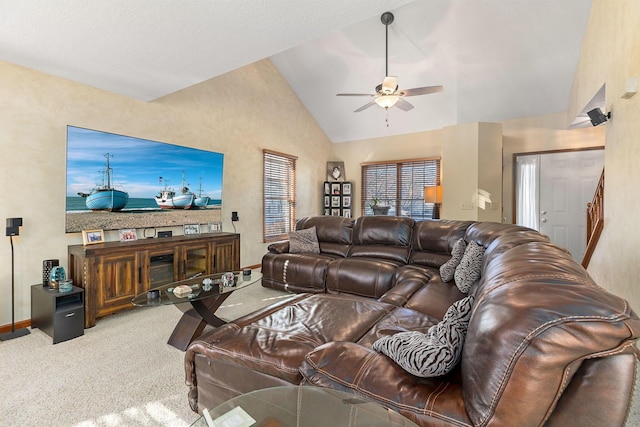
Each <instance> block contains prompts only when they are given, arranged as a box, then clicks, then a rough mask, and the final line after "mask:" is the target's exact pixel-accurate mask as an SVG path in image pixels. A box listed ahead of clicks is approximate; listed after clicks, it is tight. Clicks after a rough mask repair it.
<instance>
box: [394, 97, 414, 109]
mask: <svg viewBox="0 0 640 427" xmlns="http://www.w3.org/2000/svg"><path fill="white" fill-rule="evenodd" d="M394 106H395V107H398V108H399V109H401V110H402V111H409V110H413V105H412V104H411V103H410V102H408V101H405V100H404V99H402V98H398V100H397V101H396V103H395V104H394Z"/></svg>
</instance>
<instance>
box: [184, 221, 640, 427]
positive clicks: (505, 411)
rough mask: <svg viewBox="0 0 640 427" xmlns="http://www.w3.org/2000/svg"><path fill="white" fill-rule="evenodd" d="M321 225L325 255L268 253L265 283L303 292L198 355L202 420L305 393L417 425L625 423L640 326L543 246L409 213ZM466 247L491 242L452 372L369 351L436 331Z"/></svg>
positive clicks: (563, 256)
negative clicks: (270, 396)
mask: <svg viewBox="0 0 640 427" xmlns="http://www.w3.org/2000/svg"><path fill="white" fill-rule="evenodd" d="M312 226H315V227H316V231H317V236H318V239H319V245H320V248H321V249H320V253H319V254H291V253H288V245H287V244H286V243H279V244H275V245H272V246H271V247H270V248H269V251H270V252H269V253H268V254H266V255H265V256H264V258H263V274H264V276H265V278H264V279H263V284H264V285H266V286H272V287H280V288H282V289H288V290H290V291H295V292H302V293H299V294H295V295H293V296H292V297H290V298H288V299H286V300H285V301H282V302H279V303H277V304H275V305H272V306H270V307H266V308H264V309H261V310H258V311H257V312H254V313H252V314H249V315H247V316H244V317H242V318H240V319H237V320H235V321H233V322H231V323H229V324H227V325H224V326H222V327H220V328H217V329H215V330H213V331H211V332H209V333H207V334H205V335H203V336H201V337H200V338H199V339H198V340H196V341H194V342H193V343H192V344H191V345H190V346H189V348H188V349H187V352H186V354H185V368H186V381H187V385H188V386H189V402H190V404H191V407H192V409H193V410H194V411H201V410H202V409H204V408H209V407H212V406H214V405H217V404H219V403H221V402H223V401H225V400H228V399H230V398H232V397H235V396H237V395H239V394H242V393H246V392H249V391H252V390H256V389H261V388H266V387H273V386H279V385H290V384H307V385H313V386H319V387H327V388H333V389H338V390H342V391H346V392H349V393H353V394H355V395H358V396H360V397H364V398H366V399H369V400H372V401H375V402H378V403H380V404H382V405H384V406H385V407H388V408H390V409H392V410H394V411H397V412H399V413H401V414H403V415H404V416H406V417H407V418H409V419H411V420H413V421H414V422H416V423H417V424H419V425H422V426H472V425H474V426H476V425H477V426H514V425H518V426H529V425H531V426H534V425H535V426H539V425H549V426H571V425H575V426H584V425H593V426H599V425H602V426H604V425H606V426H616V425H624V423H625V421H626V417H627V416H628V411H629V408H630V404H631V398H632V395H633V390H634V387H635V384H636V378H635V373H636V367H637V364H638V356H639V354H640V353H639V352H638V349H637V347H636V343H637V340H638V338H640V319H639V318H638V316H637V315H636V314H635V313H634V312H633V311H632V309H631V308H630V307H629V305H628V303H627V302H626V301H625V300H624V299H622V298H620V297H618V296H615V295H613V294H611V293H609V292H607V291H605V290H604V289H603V288H601V287H599V286H597V285H596V284H595V283H594V282H593V280H592V279H591V278H590V276H589V275H588V273H587V272H586V270H584V268H582V266H580V265H579V264H578V263H577V262H575V261H574V260H573V258H572V257H571V256H570V254H568V253H567V252H566V251H565V250H564V249H562V248H559V247H557V246H555V245H553V244H552V243H550V241H549V239H548V238H547V237H545V236H543V235H541V234H539V233H537V232H535V231H533V230H530V229H526V228H522V227H518V226H514V225H507V224H497V223H488V222H465V221H445V220H440V221H437V220H435V221H420V222H413V220H411V219H408V218H398V217H361V218H358V219H357V220H355V221H353V220H347V219H344V218H338V219H336V218H332V217H314V218H308V219H305V220H301V221H300V222H299V223H298V225H297V228H298V229H302V228H309V227H312ZM459 238H464V240H465V241H466V242H471V241H475V242H477V243H478V244H479V245H481V246H482V247H483V248H484V256H483V259H482V269H481V278H480V279H479V280H478V281H476V282H475V283H474V284H473V285H472V287H471V290H470V291H469V295H473V297H474V303H473V308H472V313H471V319H470V321H469V325H468V330H467V333H466V341H465V343H464V347H463V349H462V356H461V360H460V362H459V363H458V364H457V365H456V366H455V368H454V369H453V371H451V372H449V373H448V374H445V375H443V376H439V377H432V378H421V377H416V376H414V375H412V374H410V373H409V372H406V371H405V370H404V369H402V368H401V367H400V366H399V365H398V364H396V363H395V362H394V361H393V360H391V359H390V358H389V357H387V356H385V355H383V354H381V353H378V352H376V351H374V350H373V349H372V345H373V343H374V342H375V341H376V340H378V339H379V338H380V337H382V336H386V335H393V334H395V333H397V332H405V331H421V332H426V331H427V330H428V329H429V328H430V327H431V326H432V325H434V324H436V323H438V322H439V321H440V320H441V319H442V317H443V315H444V313H445V312H446V310H447V308H448V307H449V306H450V305H451V304H452V303H453V302H455V301H457V300H459V299H461V298H463V297H464V296H465V294H463V293H462V292H460V291H459V290H458V289H457V287H456V285H455V284H454V283H453V282H448V283H446V282H443V281H442V280H441V277H440V273H439V267H440V265H442V264H443V263H445V262H446V261H447V260H448V259H449V258H450V256H451V255H450V253H451V249H452V247H453V245H454V244H455V242H456V241H457V240H458V239H459ZM314 260H315V261H314ZM285 263H286V275H284V276H283V274H282V273H283V269H284V268H285V267H284V266H285ZM283 279H284V280H283Z"/></svg>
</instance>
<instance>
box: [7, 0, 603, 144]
mask: <svg viewBox="0 0 640 427" xmlns="http://www.w3.org/2000/svg"><path fill="white" fill-rule="evenodd" d="M590 8H591V0H418V1H414V2H412V1H409V0H271V1H266V0H261V1H259V0H233V1H232V0H208V1H204V0H180V1H178V0H136V1H124V0H120V1H115V0H111V1H110V0H55V1H42V0H2V1H0V60H3V61H7V62H12V63H15V64H19V65H23V66H25V67H29V68H32V69H35V70H39V71H43V72H46V73H49V74H53V75H57V76H60V77H63V78H67V79H70V80H73V81H77V82H80V83H83V84H87V85H91V86H94V87H98V88H101V89H105V90H108V91H111V92H114V93H118V94H122V95H126V96H129V97H132V98H136V99H141V100H153V99H155V98H158V97H161V96H164V95H167V94H169V93H172V92H175V91H177V90H180V89H183V88H185V87H188V86H191V85H193V84H196V83H199V82H202V81H204V80H208V79H210V78H212V77H215V76H218V75H220V74H223V73H225V72H228V71H231V70H234V69H236V68H239V67H242V66H244V65H247V64H249V63H252V62H254V61H257V60H260V59H262V58H267V57H270V58H271V59H272V61H273V62H274V64H275V65H276V66H277V67H278V69H279V70H280V72H281V73H282V74H283V76H284V77H285V78H286V79H287V81H288V82H289V84H290V85H291V86H292V88H293V89H294V90H295V92H296V93H297V94H298V96H299V98H300V99H301V100H302V102H303V103H304V104H305V106H306V107H307V109H308V110H309V111H310V113H311V114H312V115H313V116H314V118H315V119H316V120H317V122H318V123H319V125H320V126H321V127H322V128H323V129H324V130H325V132H326V134H327V135H328V136H329V138H330V139H331V140H332V141H333V142H342V141H349V140H356V139H363V138H373V137H378V136H385V135H392V134H403V133H410V132H417V131H422V130H429V129H436V128H441V127H443V126H449V125H454V124H458V123H468V122H475V121H498V120H506V119H511V118H518V117H527V116H533V115H540V114H548V113H557V112H564V111H566V109H567V106H568V97H569V93H570V90H571V85H572V82H573V75H574V73H575V69H576V66H577V61H578V57H579V54H580V48H581V46H582V39H583V37H584V32H585V29H586V24H587V20H588V16H589V11H590ZM386 10H390V11H392V12H393V13H394V15H395V21H394V22H393V23H392V24H391V25H390V27H389V74H390V75H395V76H398V77H399V86H400V89H407V88H412V87H418V86H430V85H443V86H444V91H443V92H441V93H437V94H431V95H424V96H418V97H410V98H406V99H407V100H408V101H410V102H411V103H412V104H413V105H414V106H415V107H416V108H415V109H413V110H411V111H408V112H403V111H400V110H399V109H397V108H392V109H390V110H389V111H388V112H386V111H385V110H383V109H382V108H380V107H378V106H374V107H371V108H369V109H367V110H365V111H363V112H360V113H353V110H355V109H356V108H358V107H360V106H361V105H363V104H365V103H366V102H368V101H369V100H370V99H369V98H365V97H363V98H359V97H336V96H335V94H336V93H339V92H359V93H373V91H374V88H375V86H376V85H378V84H380V83H381V82H382V79H383V78H384V75H385V70H384V55H385V51H384V43H385V32H384V25H383V24H382V23H381V22H380V15H381V14H382V12H384V11H386ZM387 119H388V122H387ZM387 125H388V126H387Z"/></svg>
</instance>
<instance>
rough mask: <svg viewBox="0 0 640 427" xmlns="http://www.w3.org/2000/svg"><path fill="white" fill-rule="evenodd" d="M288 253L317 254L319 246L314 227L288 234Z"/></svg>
mask: <svg viewBox="0 0 640 427" xmlns="http://www.w3.org/2000/svg"><path fill="white" fill-rule="evenodd" d="M289 253H292V254H305V253H306V254H319V253H320V245H319V244H318V235H317V234H316V227H315V226H314V227H311V228H305V229H304V230H297V231H291V232H290V233H289Z"/></svg>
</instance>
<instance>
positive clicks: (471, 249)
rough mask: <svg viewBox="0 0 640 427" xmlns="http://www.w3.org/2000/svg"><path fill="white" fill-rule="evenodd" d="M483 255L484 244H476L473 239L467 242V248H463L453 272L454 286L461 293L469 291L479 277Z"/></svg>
mask: <svg viewBox="0 0 640 427" xmlns="http://www.w3.org/2000/svg"><path fill="white" fill-rule="evenodd" d="M483 256H484V246H482V245H479V244H477V243H476V242H475V241H473V240H472V241H470V242H469V243H467V249H465V251H464V255H463V256H462V260H461V261H460V264H459V265H458V266H457V267H456V272H455V273H454V274H453V276H454V278H455V280H456V286H457V287H458V289H459V290H460V292H462V293H463V294H467V293H469V290H470V289H471V285H473V284H474V283H475V282H476V281H477V280H478V279H479V278H480V272H481V270H482V257H483Z"/></svg>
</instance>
